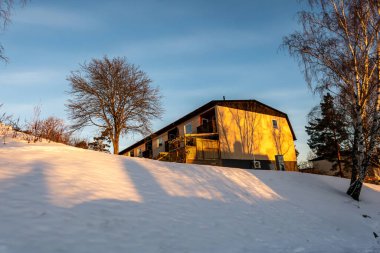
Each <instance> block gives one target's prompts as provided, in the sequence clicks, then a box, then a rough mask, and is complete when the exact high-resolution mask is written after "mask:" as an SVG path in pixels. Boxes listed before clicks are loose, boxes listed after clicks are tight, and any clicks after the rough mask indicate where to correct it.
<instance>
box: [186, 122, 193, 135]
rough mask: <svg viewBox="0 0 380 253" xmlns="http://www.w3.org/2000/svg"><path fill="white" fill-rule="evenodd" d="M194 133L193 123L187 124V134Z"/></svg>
mask: <svg viewBox="0 0 380 253" xmlns="http://www.w3.org/2000/svg"><path fill="white" fill-rule="evenodd" d="M191 133H193V126H192V125H191V123H189V124H187V125H185V134H191Z"/></svg>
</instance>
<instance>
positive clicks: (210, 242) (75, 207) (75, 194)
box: [0, 138, 380, 253]
mask: <svg viewBox="0 0 380 253" xmlns="http://www.w3.org/2000/svg"><path fill="white" fill-rule="evenodd" d="M348 183H349V182H348V181H347V180H346V179H340V178H334V177H328V176H318V175H310V174H302V173H297V172H280V171H252V170H242V169H233V168H223V167H215V166H201V165H187V164H176V163H165V162H159V161H152V160H148V159H141V158H128V157H121V156H114V155H110V154H104V153H99V152H95V151H88V150H82V149H77V148H73V147H69V146H65V145H62V144H57V143H47V142H38V143H27V142H24V141H21V140H14V139H11V138H8V139H7V144H2V143H0V253H19V252H20V253H21V252H36V253H51V252H102V253H103V252H138V253H140V252H142V253H149V252H163V253H164V252H165V253H171V252H173V253H174V252H176V253H177V252H197V253H203V252H221V253H224V252H225V253H227V252H228V253H233V252H271V253H272V252H367V253H370V252H373V253H374V252H380V240H379V238H377V239H376V238H375V236H374V234H373V233H374V232H375V233H377V234H378V235H380V186H376V185H365V186H364V188H363V192H362V195H361V201H360V202H356V201H354V200H352V199H351V198H349V197H348V196H347V195H346V194H345V190H346V189H347V187H348Z"/></svg>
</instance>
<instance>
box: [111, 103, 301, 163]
mask: <svg viewBox="0 0 380 253" xmlns="http://www.w3.org/2000/svg"><path fill="white" fill-rule="evenodd" d="M295 139H296V137H295V135H294V132H293V129H292V126H291V124H290V122H289V119H288V116H287V115H286V114H285V113H283V112H281V111H279V110H276V109H274V108H272V107H270V106H267V105H265V104H263V103H260V102H258V101H256V100H213V101H211V102H209V103H207V104H205V105H203V106H202V107H200V108H198V109H196V110H194V111H192V112H190V113H189V114H187V115H185V116H183V117H182V118H180V119H178V120H177V121H175V122H173V123H171V124H169V125H167V126H166V127H164V128H162V129H160V130H158V131H157V132H155V133H153V134H151V135H149V136H147V137H145V138H144V139H142V140H140V141H139V142H137V143H135V144H133V145H131V146H130V147H128V148H126V149H124V150H123V151H121V152H120V153H119V154H120V155H126V156H132V157H133V156H134V157H145V158H151V159H158V160H163V161H173V162H185V163H196V164H211V165H220V166H227V167H239V168H247V169H248V168H251V169H272V170H297V162H296V151H295V147H294V140H295Z"/></svg>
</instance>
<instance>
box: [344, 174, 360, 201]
mask: <svg viewBox="0 0 380 253" xmlns="http://www.w3.org/2000/svg"><path fill="white" fill-rule="evenodd" d="M362 186H363V183H362V182H360V180H359V179H356V180H355V182H354V183H352V184H351V185H350V187H349V188H348V190H347V194H348V195H350V196H351V197H352V198H353V199H354V200H357V201H359V196H360V192H361V190H362Z"/></svg>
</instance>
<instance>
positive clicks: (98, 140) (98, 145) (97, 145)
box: [88, 131, 111, 153]
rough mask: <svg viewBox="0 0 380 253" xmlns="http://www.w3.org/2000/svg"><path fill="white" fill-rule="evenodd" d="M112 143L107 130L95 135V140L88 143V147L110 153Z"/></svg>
mask: <svg viewBox="0 0 380 253" xmlns="http://www.w3.org/2000/svg"><path fill="white" fill-rule="evenodd" d="M110 143H111V140H110V139H109V137H108V133H107V131H104V132H102V134H101V135H100V136H96V137H94V141H93V142H90V143H88V149H91V150H95V151H100V152H105V153H110V151H109V148H110Z"/></svg>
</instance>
